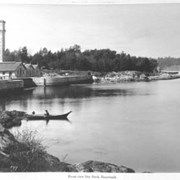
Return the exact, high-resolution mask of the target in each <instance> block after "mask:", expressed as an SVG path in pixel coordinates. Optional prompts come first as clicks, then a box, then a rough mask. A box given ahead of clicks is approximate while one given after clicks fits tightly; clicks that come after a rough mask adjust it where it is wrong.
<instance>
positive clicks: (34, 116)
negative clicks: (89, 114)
mask: <svg viewBox="0 0 180 180" xmlns="http://www.w3.org/2000/svg"><path fill="white" fill-rule="evenodd" d="M71 112H72V111H69V112H68V113H66V114H61V115H51V114H50V115H43V114H27V115H26V119H27V120H65V119H67V117H68V115H69V114H70V113H71Z"/></svg>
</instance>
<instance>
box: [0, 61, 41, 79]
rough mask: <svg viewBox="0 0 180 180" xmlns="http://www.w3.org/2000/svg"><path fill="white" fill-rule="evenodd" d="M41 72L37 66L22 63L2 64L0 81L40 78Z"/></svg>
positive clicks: (0, 64)
mask: <svg viewBox="0 0 180 180" xmlns="http://www.w3.org/2000/svg"><path fill="white" fill-rule="evenodd" d="M40 76H41V71H40V69H39V68H38V66H37V65H32V64H24V63H22V62H14V61H13V62H12V61H11V62H2V63H0V79H13V78H21V77H22V78H23V77H40Z"/></svg>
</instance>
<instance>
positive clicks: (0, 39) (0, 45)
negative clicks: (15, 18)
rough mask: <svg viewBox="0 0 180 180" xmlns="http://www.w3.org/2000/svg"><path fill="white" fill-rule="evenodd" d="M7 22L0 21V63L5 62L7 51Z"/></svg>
mask: <svg viewBox="0 0 180 180" xmlns="http://www.w3.org/2000/svg"><path fill="white" fill-rule="evenodd" d="M5 23H6V22H5V21H3V20H0V63H1V62H3V61H4V51H5V32H6V30H5Z"/></svg>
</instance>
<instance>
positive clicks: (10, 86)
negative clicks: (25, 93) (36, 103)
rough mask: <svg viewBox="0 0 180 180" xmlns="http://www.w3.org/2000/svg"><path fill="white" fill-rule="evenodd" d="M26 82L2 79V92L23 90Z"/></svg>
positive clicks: (0, 83) (0, 84) (0, 85)
mask: <svg viewBox="0 0 180 180" xmlns="http://www.w3.org/2000/svg"><path fill="white" fill-rule="evenodd" d="M23 87H24V83H23V81H22V80H1V81H0V93H7V92H17V90H18V91H19V90H20V91H21V90H23Z"/></svg>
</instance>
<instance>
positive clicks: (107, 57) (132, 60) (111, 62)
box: [4, 45, 157, 72]
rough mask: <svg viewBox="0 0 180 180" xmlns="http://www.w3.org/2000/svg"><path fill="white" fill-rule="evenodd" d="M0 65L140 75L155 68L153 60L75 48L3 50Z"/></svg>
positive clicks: (155, 64)
mask: <svg viewBox="0 0 180 180" xmlns="http://www.w3.org/2000/svg"><path fill="white" fill-rule="evenodd" d="M4 61H21V62H23V63H32V64H38V65H39V67H40V68H46V69H63V70H83V71H84V70H90V71H98V72H110V71H125V70H133V71H144V72H153V71H154V70H155V69H156V67H157V61H156V60H155V59H151V58H147V57H136V56H130V55H129V54H126V53H124V52H121V53H117V52H116V51H112V50H110V49H100V50H97V49H94V50H85V51H83V52H82V51H81V48H80V46H79V45H74V46H72V47H70V48H68V49H61V50H60V51H57V52H52V51H50V50H48V49H47V48H43V49H41V50H40V51H38V52H36V53H35V54H34V55H31V54H30V53H29V52H28V49H27V47H26V46H25V47H23V48H20V49H19V50H15V51H12V52H11V51H10V50H9V49H6V51H5V56H4Z"/></svg>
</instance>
